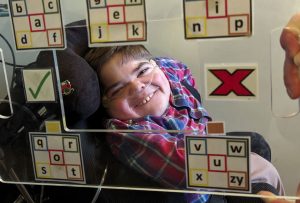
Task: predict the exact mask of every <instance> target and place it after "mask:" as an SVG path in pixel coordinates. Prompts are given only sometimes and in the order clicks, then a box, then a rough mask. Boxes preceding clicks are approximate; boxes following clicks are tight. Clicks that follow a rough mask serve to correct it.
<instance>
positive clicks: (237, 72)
mask: <svg viewBox="0 0 300 203" xmlns="http://www.w3.org/2000/svg"><path fill="white" fill-rule="evenodd" d="M256 70H257V68H256V67H255V66H245V65H241V66H238V65H236V66H227V67H225V66H224V65H223V66H211V67H209V68H207V78H206V81H207V97H208V98H209V97H210V98H218V99H220V98H227V99H253V98H255V97H256V96H257V89H258V88H257V71H256Z"/></svg>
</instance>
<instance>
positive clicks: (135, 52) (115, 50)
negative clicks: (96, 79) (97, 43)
mask: <svg viewBox="0 0 300 203" xmlns="http://www.w3.org/2000/svg"><path fill="white" fill-rule="evenodd" d="M115 54H121V55H122V56H123V63H126V62H127V61H128V60H132V59H147V60H150V59H151V58H152V55H151V54H150V52H149V51H148V50H147V49H146V48H145V47H144V46H142V45H131V46H112V47H98V48H92V49H90V50H89V51H88V53H87V54H86V55H85V56H84V58H85V60H86V61H87V62H88V63H89V64H90V65H91V66H92V67H93V68H94V70H96V72H97V73H98V75H99V73H100V70H101V67H102V66H103V65H104V64H105V63H106V62H107V61H108V60H109V59H110V58H111V57H112V56H114V55H115Z"/></svg>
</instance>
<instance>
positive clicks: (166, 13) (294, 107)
mask: <svg viewBox="0 0 300 203" xmlns="http://www.w3.org/2000/svg"><path fill="white" fill-rule="evenodd" d="M2 1H3V0H0V3H1V2H2ZM241 1H242V0H241ZM146 3H147V14H148V31H149V32H148V38H149V41H148V43H147V44H146V46H147V47H148V48H149V49H150V51H151V52H152V53H153V54H154V55H157V56H171V57H174V58H177V59H179V60H181V61H183V62H184V63H186V64H187V65H188V66H189V67H190V68H191V69H192V72H193V74H194V76H195V77H196V80H197V84H198V87H199V89H200V91H201V94H202V95H203V96H202V97H203V100H204V106H205V107H206V108H207V109H208V111H209V112H210V114H211V116H212V117H213V118H214V120H220V121H224V122H225V124H226V130H227V131H256V132H258V133H260V134H262V135H263V136H264V137H265V138H266V139H267V140H268V142H269V144H270V146H271V148H272V162H273V164H274V165H275V166H276V168H277V169H278V171H279V173H280V175H281V177H282V179H283V182H284V184H285V187H286V191H287V194H288V195H294V193H295V190H296V186H297V184H298V182H300V170H299V168H300V159H299V155H300V116H299V115H298V114H297V115H295V116H293V117H286V116H288V115H290V114H291V113H297V112H298V111H299V108H298V101H291V100H289V99H288V98H287V96H286V93H285V90H284V87H283V83H282V80H281V77H282V60H283V52H282V50H281V48H280V46H279V44H278V43H279V42H278V37H279V34H280V29H281V27H282V26H284V25H285V24H286V23H287V21H288V19H289V17H290V16H291V15H292V14H294V13H295V12H297V11H300V1H299V0H285V1H282V0H253V9H252V10H253V35H252V36H251V37H243V38H226V39H203V40H188V41H187V40H185V39H184V30H183V27H184V26H183V20H182V19H183V9H182V1H181V0H164V1H160V0H147V1H146ZM62 4H63V12H64V14H63V15H64V21H65V23H69V22H72V21H74V20H77V19H82V18H84V17H85V15H86V14H85V6H84V1H78V4H77V0H76V5H75V4H74V0H64V1H62ZM70 5H71V6H70ZM75 6H76V7H75ZM83 8H84V9H83ZM8 25H9V21H8V18H7V17H5V18H0V32H1V34H4V35H5V36H6V37H7V38H8V39H9V40H10V41H11V42H13V40H12V32H11V30H9V29H7V27H8ZM12 45H13V44H12ZM0 47H4V49H5V55H6V57H7V59H6V60H7V61H11V56H10V53H9V51H8V50H7V48H6V47H5V46H4V45H3V41H2V40H0ZM34 55H35V53H34V52H32V53H30V52H26V53H25V54H24V53H22V55H21V54H18V55H17V59H18V60H17V61H18V63H21V64H26V63H28V62H30V61H31V60H32V59H33V58H34ZM207 63H257V64H258V68H259V98H258V100H257V101H249V102H245V101H243V102H238V101H211V100H209V101H207V100H205V97H204V87H205V86H204V81H205V80H204V64H207ZM0 78H2V77H0ZM2 82H3V81H0V87H1V88H2V87H3V84H2ZM272 82H273V83H272ZM272 88H273V89H272ZM272 91H273V94H272ZM1 96H3V95H0V97H1ZM272 101H273V102H272Z"/></svg>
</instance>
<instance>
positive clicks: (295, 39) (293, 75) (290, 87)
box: [280, 13, 300, 99]
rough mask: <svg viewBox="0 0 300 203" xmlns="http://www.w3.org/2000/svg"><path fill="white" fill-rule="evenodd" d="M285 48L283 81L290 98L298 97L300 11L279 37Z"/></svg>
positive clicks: (299, 89)
mask: <svg viewBox="0 0 300 203" xmlns="http://www.w3.org/2000/svg"><path fill="white" fill-rule="evenodd" d="M280 44H281V46H282V48H283V49H284V50H285V53H286V56H285V62H284V83H285V86H286V88H287V92H288V95H289V96H290V97H291V98H292V99H296V98H298V97H300V70H299V69H300V13H297V14H295V15H294V16H293V17H292V18H291V19H290V21H289V22H288V24H287V25H286V27H285V28H284V29H283V31H282V33H281V37H280Z"/></svg>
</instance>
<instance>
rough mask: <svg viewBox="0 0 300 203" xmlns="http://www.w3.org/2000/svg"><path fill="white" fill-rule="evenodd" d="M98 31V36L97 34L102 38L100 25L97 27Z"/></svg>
mask: <svg viewBox="0 0 300 203" xmlns="http://www.w3.org/2000/svg"><path fill="white" fill-rule="evenodd" d="M98 31H99V36H98V38H99V39H101V38H102V30H101V26H99V27H98Z"/></svg>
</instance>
